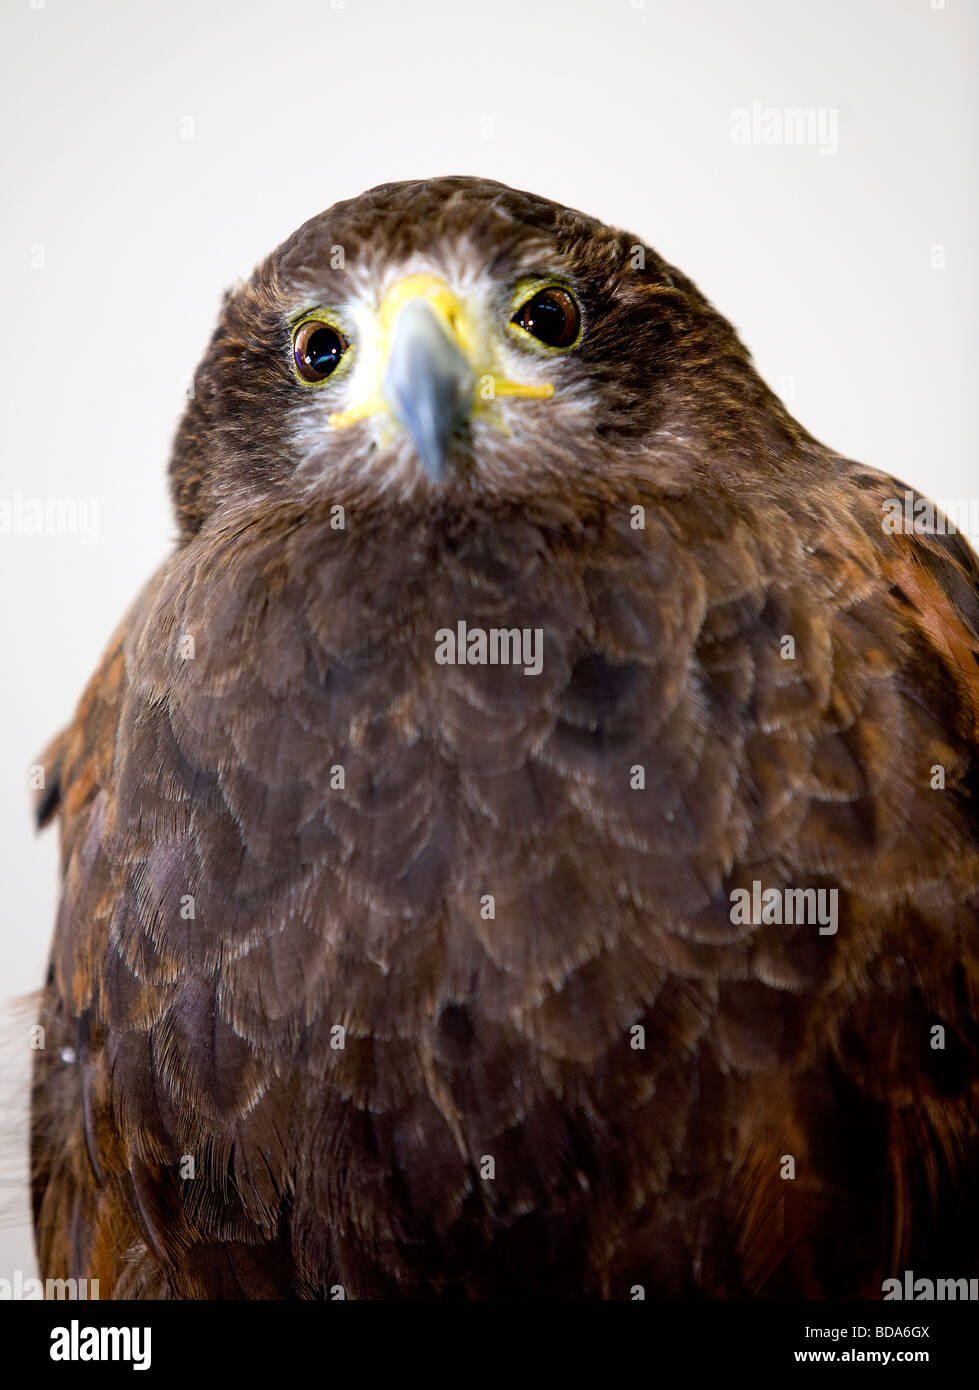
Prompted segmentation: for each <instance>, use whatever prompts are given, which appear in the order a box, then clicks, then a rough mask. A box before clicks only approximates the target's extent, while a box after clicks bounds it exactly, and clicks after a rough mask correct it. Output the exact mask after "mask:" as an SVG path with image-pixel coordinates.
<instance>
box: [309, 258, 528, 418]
mask: <svg viewBox="0 0 979 1390" xmlns="http://www.w3.org/2000/svg"><path fill="white" fill-rule="evenodd" d="M410 299H427V300H428V302H429V303H430V304H431V306H432V308H433V309H434V310H435V312H436V313H437V314H438V316H439V318H440V319H441V320H442V323H443V325H444V326H445V329H446V332H447V333H448V334H449V335H450V337H452V338H453V339H454V340H455V342H456V343H457V345H458V347H459V349H460V351H461V352H462V353H463V354H464V356H465V357H466V358H467V360H468V361H469V363H470V365H471V366H472V369H473V372H474V374H475V376H476V378H477V384H476V389H475V392H474V397H473V406H472V411H473V414H479V415H491V407H492V402H493V399H494V398H495V397H497V396H524V397H527V398H529V399H532V400H548V399H549V398H550V397H551V396H553V395H554V384H553V382H549V381H548V382H544V383H542V384H538V385H533V386H532V385H529V384H525V383H523V382H519V381H510V380H508V379H507V378H506V377H504V376H501V375H499V374H498V373H497V372H496V371H494V370H493V369H492V364H493V362H494V359H495V358H497V357H498V355H499V353H498V349H497V350H494V348H493V346H492V344H487V343H485V342H482V341H481V338H482V335H481V334H480V333H479V331H478V325H477V324H476V323H475V322H474V321H473V318H472V316H471V315H470V314H469V313H468V312H467V311H466V309H465V307H464V306H463V304H462V303H461V302H460V301H459V299H458V297H457V296H456V295H455V294H453V292H452V291H451V290H450V289H449V286H448V285H447V284H446V283H445V281H444V280H442V279H440V278H439V276H437V275H431V274H425V273H423V274H417V275H406V276H405V277H404V279H402V280H399V281H398V282H397V283H396V284H395V285H393V286H392V287H391V289H390V290H389V291H388V293H387V294H386V295H385V297H384V299H383V301H382V303H381V306H380V308H379V309H378V312H377V315H376V320H375V322H376V327H377V334H378V347H379V354H380V361H381V363H382V364H383V363H385V362H386V361H387V357H388V351H389V345H390V338H391V330H392V328H393V326H394V321H395V319H396V318H397V316H398V313H399V311H400V310H401V309H402V308H403V307H404V305H405V304H406V303H407V302H408V300H410ZM382 375H383V372H382ZM489 382H491V383H492V388H491V389H490V390H487V389H486V387H487V384H488V383H489ZM386 408H387V407H386V404H385V401H384V399H383V397H382V396H381V394H380V383H378V387H377V389H376V391H375V392H374V393H372V394H371V396H370V397H369V398H368V399H367V400H365V401H363V402H362V403H361V404H360V405H355V406H351V407H350V408H349V409H348V410H339V411H336V412H335V413H334V414H333V415H331V416H330V417H329V424H330V426H331V427H332V428H333V429H346V428H347V427H348V426H349V425H354V424H356V423H357V422H358V421H360V420H366V419H369V418H370V417H371V416H373V415H376V414H378V413H379V412H380V411H383V410H386Z"/></svg>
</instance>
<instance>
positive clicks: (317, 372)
mask: <svg viewBox="0 0 979 1390" xmlns="http://www.w3.org/2000/svg"><path fill="white" fill-rule="evenodd" d="M349 346H350V344H349V343H348V342H347V340H346V338H345V337H344V336H343V334H342V333H341V332H340V330H339V329H337V328H334V327H333V325H332V324H331V323H324V322H323V321H322V320H321V319H308V320H307V321H306V322H305V323H303V324H300V326H299V327H298V328H297V329H296V334H295V337H294V338H293V340H292V351H293V356H294V358H295V361H296V371H297V372H298V373H299V375H300V377H301V378H302V380H303V381H307V382H309V383H310V384H311V385H315V384H316V383H317V382H320V381H325V380H326V378H327V377H328V376H330V375H331V373H333V372H335V371H336V369H337V367H338V366H339V365H340V358H341V357H342V356H343V354H344V353H345V352H346V350H347V348H348V347H349Z"/></svg>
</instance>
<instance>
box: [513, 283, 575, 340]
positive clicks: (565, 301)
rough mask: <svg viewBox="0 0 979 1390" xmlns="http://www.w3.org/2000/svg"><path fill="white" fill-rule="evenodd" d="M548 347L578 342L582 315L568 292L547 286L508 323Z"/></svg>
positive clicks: (553, 286)
mask: <svg viewBox="0 0 979 1390" xmlns="http://www.w3.org/2000/svg"><path fill="white" fill-rule="evenodd" d="M510 322H511V323H513V324H516V326H517V327H518V328H522V329H523V331H524V332H525V333H529V334H530V336H531V337H532V338H536V339H537V341H538V342H539V343H543V344H544V346H545V347H549V348H569V347H573V346H574V344H575V343H576V342H577V341H578V334H579V333H580V331H581V312H580V310H579V308H578V305H577V304H576V303H575V299H574V296H573V295H572V294H571V291H570V290H566V289H565V288H564V286H563V285H548V286H547V287H546V289H542V290H538V291H537V293H536V294H533V295H531V297H530V298H529V299H528V300H526V301H525V302H524V303H523V304H521V306H520V308H519V309H518V310H517V312H516V313H515V314H514V315H513V318H512V319H511V320H510Z"/></svg>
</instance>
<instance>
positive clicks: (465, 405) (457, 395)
mask: <svg viewBox="0 0 979 1390" xmlns="http://www.w3.org/2000/svg"><path fill="white" fill-rule="evenodd" d="M474 386H475V376H474V374H473V371H472V368H471V367H470V365H469V363H468V362H467V361H466V358H465V357H464V356H463V354H462V353H461V352H460V350H459V348H458V347H457V346H456V344H455V343H454V342H453V341H452V339H451V338H450V337H449V336H448V334H447V333H446V331H445V329H444V328H443V327H442V324H441V322H440V320H439V319H438V317H437V315H436V314H435V312H434V311H433V310H432V308H431V307H430V306H429V305H428V304H427V303H426V302H425V301H424V300H418V301H412V302H409V303H408V304H406V305H405V307H404V309H403V310H402V311H401V314H400V316H399V318H398V321H397V323H396V325H395V330H394V336H393V340H392V343H391V350H390V355H389V357H388V364H387V369H386V371H385V374H384V394H385V397H386V399H387V401H388V404H389V405H390V407H391V409H392V410H393V411H394V414H395V415H396V416H397V418H398V419H399V420H400V421H401V423H402V424H403V425H404V427H405V428H406V429H407V430H408V432H409V434H410V435H411V437H412V440H413V441H414V445H415V449H416V450H417V452H418V457H419V459H420V460H421V463H422V466H423V467H424V469H425V471H426V473H427V474H428V476H429V477H430V478H431V479H432V481H433V482H438V481H439V480H440V479H441V478H442V476H443V473H444V468H445V457H446V453H447V452H448V447H449V439H450V437H451V434H452V431H453V429H454V428H455V427H456V426H457V425H458V424H460V423H461V422H462V421H463V420H464V419H465V417H466V415H467V414H468V411H469V407H470V404H471V401H472V392H473V388H474Z"/></svg>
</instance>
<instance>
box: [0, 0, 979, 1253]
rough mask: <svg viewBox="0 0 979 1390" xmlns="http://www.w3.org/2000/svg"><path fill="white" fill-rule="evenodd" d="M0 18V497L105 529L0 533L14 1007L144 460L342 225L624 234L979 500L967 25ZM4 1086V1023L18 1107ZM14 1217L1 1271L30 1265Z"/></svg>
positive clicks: (883, 461) (144, 496)
mask: <svg viewBox="0 0 979 1390" xmlns="http://www.w3.org/2000/svg"><path fill="white" fill-rule="evenodd" d="M0 13H2V33H0V50H2V57H0V100H2V102H3V104H4V106H5V108H6V109H5V110H4V113H3V120H2V124H0V130H2V132H3V136H2V187H3V190H4V194H5V199H4V202H5V210H4V215H3V219H2V227H0V275H2V289H0V294H2V308H3V316H2V320H0V322H2V332H0V381H2V384H3V392H4V410H3V420H2V434H0V499H7V500H9V501H12V500H13V498H14V495H15V494H16V493H17V492H18V491H19V492H21V493H22V494H23V496H24V497H25V498H30V497H38V498H42V499H45V498H70V499H94V500H96V501H97V503H98V508H99V532H98V540H97V543H96V544H93V545H84V544H82V543H81V540H80V538H79V537H73V536H40V537H38V536H24V535H21V536H17V535H4V534H0V604H2V617H0V621H2V624H3V638H2V641H3V646H2V651H3V656H4V664H3V680H2V691H3V702H4V704H3V719H2V726H0V728H2V742H0V844H2V846H3V865H2V868H3V875H2V893H0V910H2V914H3V918H2V937H0V942H2V945H0V958H2V962H3V973H2V985H0V992H3V993H7V994H10V995H13V994H17V993H20V992H22V991H27V990H30V989H33V988H35V987H36V986H37V985H38V984H39V983H40V980H41V976H42V970H43V963H44V958H45V955H46V951H47V943H48V939H49V934H50V930H51V924H52V919H53V913H54V907H55V894H56V873H57V866H56V836H55V835H54V834H48V835H46V836H44V837H41V838H37V837H35V836H34V834H33V832H32V829H31V824H30V818H29V814H28V792H27V775H26V769H27V767H28V766H29V764H30V763H32V762H33V761H34V759H35V758H36V756H37V754H38V753H39V752H40V750H41V749H42V748H43V746H44V745H45V743H46V742H47V741H48V739H49V738H50V736H51V735H52V734H53V733H55V732H56V731H57V729H58V728H59V727H60V726H61V725H63V724H64V723H65V722H66V721H67V720H68V718H69V717H70V715H71V712H72V709H73V707H74V704H75V702H76V700H77V698H78V696H79V694H80V692H81V689H82V687H83V685H84V683H85V681H86V680H87V678H88V677H89V675H90V674H91V672H92V671H93V669H94V667H95V663H96V662H97V660H98V658H99V654H100V651H101V649H102V646H103V644H104V643H105V641H106V639H107V637H108V635H109V633H110V631H111V629H112V627H113V626H114V624H115V623H116V621H117V619H118V618H119V617H120V616H121V614H122V612H123V611H124V609H125V608H126V607H127V606H128V603H129V601H130V600H131V598H132V597H133V595H134V594H135V592H136V590H137V588H138V587H139V586H140V584H141V583H142V582H143V580H144V579H145V578H146V577H147V576H148V575H149V573H150V572H151V570H152V569H153V568H155V566H156V565H157V563H158V562H159V561H160V559H162V557H163V556H164V555H165V553H166V551H167V549H168V547H169V545H170V544H171V542H172V538H173V526H172V520H171V516H170V508H169V503H168V498H167V492H166V485H165V469H166V461H167V453H168V448H169V441H170V438H171V434H172V431H173V427H174V425H175V423H176V420H177V417H178V414H179V412H180V409H181V405H182V393H183V390H184V386H185V383H186V381H187V380H188V379H189V377H190V374H191V372H192V369H193V367H194V365H195V363H196V361H197V359H198V357H199V356H200V354H201V352H202V350H203V348H204V346H205V343H206V341H207V338H208V336H209V334H210V331H211V328H212V325H213V320H214V317H215V313H216V310H217V307H218V304H219V298H220V295H221V292H222V290H223V289H224V287H225V286H226V285H228V284H229V283H231V282H232V281H233V280H235V279H236V278H238V277H241V276H244V275H247V274H248V273H249V272H250V270H251V268H252V266H253V265H254V263H255V262H256V261H257V260H258V259H259V258H260V257H261V256H262V255H264V254H265V253H266V252H267V251H269V250H271V249H272V247H274V246H275V245H276V244H277V243H278V242H280V241H281V240H282V239H283V238H284V237H285V236H287V235H288V233H289V232H290V231H292V229H293V228H294V227H295V226H297V225H298V224H299V223H300V222H302V221H303V220H305V219H306V218H307V217H309V216H311V215H312V214H314V213H317V212H319V211H320V210H321V209H323V208H325V207H327V206H329V205H330V204H331V203H333V202H335V201H336V200H337V199H339V198H347V197H350V196H353V195H355V194H357V193H359V192H360V191H361V190H363V189H364V188H367V187H369V186H370V185H372V184H375V183H380V182H385V181H387V180H390V179H398V178H417V177H423V176H429V175H435V174H448V173H472V174H482V175H488V176H490V177H493V178H497V179H501V180H503V181H505V182H507V183H511V184H514V185H516V186H518V187H522V188H529V189H532V190H533V191H535V192H537V193H541V194H544V195H546V196H549V197H551V198H555V199H557V200H559V201H561V202H565V203H568V204H570V205H571V206H573V207H578V208H581V209H582V210H584V211H586V212H588V213H591V214H593V215H595V216H597V217H600V218H602V219H603V220H605V221H607V222H611V223H615V224H617V225H619V226H624V227H626V228H628V229H629V230H630V231H632V232H634V233H635V234H636V237H637V239H639V240H641V241H644V242H645V243H647V244H651V245H653V246H655V247H656V248H657V249H658V250H659V251H660V252H661V253H663V254H664V255H665V256H666V257H667V258H668V259H669V260H671V261H673V262H675V263H676V264H677V265H679V266H680V267H681V268H682V269H683V270H684V271H685V272H686V273H687V274H689V275H691V276H692V277H693V279H694V280H695V281H696V282H697V283H698V284H699V285H700V287H701V288H702V289H703V290H704V291H705V292H706V293H707V294H708V296H709V297H710V298H711V299H712V300H713V301H714V303H715V304H716V305H717V306H718V308H719V309H720V310H721V311H722V312H723V313H725V314H726V315H727V316H728V317H729V318H730V319H732V321H733V322H734V323H735V325H736V326H737V328H738V329H739V331H740V332H741V334H742V336H743V338H744V339H745V341H746V342H747V344H748V346H749V347H750V348H751V350H752V351H753V353H754V355H755V358H756V361H757V363H758V365H759V368H760V370H761V372H762V374H763V375H764V376H765V377H766V378H767V379H768V380H769V382H770V383H771V384H772V385H773V386H774V387H775V388H776V390H778V391H779V392H780V394H782V395H784V396H786V398H787V400H788V404H789V408H790V409H791V410H792V411H793V413H795V414H796V415H797V416H798V417H799V418H800V419H801V420H802V422H803V424H805V425H806V426H807V427H808V428H809V429H810V430H811V431H812V432H813V433H814V434H815V435H816V436H817V437H818V438H820V439H822V440H824V441H825V442H826V443H828V444H830V445H832V446H833V447H834V448H836V449H838V450H840V451H842V452H844V453H847V454H850V455H851V456H854V457H857V458H860V459H862V460H863V461H865V462H866V463H869V464H872V465H875V466H877V467H879V468H883V469H887V470H890V471H893V472H896V473H897V474H898V475H899V476H901V477H903V478H905V479H906V480H908V481H909V482H910V483H913V484H914V485H916V486H918V487H919V488H921V489H922V490H924V491H926V492H928V493H930V494H931V495H933V496H935V497H941V498H946V497H968V496H970V495H974V494H975V493H976V492H977V490H979V489H977V468H976V463H975V460H976V443H977V439H976V436H977V418H979V412H977V408H976V382H977V379H979V371H977V369H979V348H977V337H976V322H977V314H976V309H977V303H976V301H977V285H976V274H975V259H974V252H975V248H976V246H977V245H979V227H977V220H979V219H977V201H976V188H975V169H976V164H977V161H976V155H977V148H976V147H977V143H979V139H977V132H979V119H977V110H976V107H977V91H979V80H977V76H976V74H977V71H979V69H977V58H979V5H977V4H976V3H974V0H946V3H945V4H944V5H941V4H940V3H938V0H818V3H814V2H813V0H701V3H683V2H682V0H674V3H664V0H645V4H644V5H641V4H640V3H639V0H564V3H553V2H552V0H493V3H492V4H488V5H479V6H472V5H468V6H467V5H466V4H465V3H464V0H442V3H441V4H439V3H418V2H416V3H410V2H409V0H346V3H345V4H343V5H341V4H339V0H334V3H332V4H331V3H330V0H318V3H314V0H251V3H248V0H166V3H162V4H159V3H145V2H144V3H133V0H128V2H127V0H46V3H44V4H41V0H34V2H33V4H31V3H30V0H2V6H0ZM753 102H760V103H761V104H762V106H764V107H766V108H782V109H784V108H799V107H813V108H821V109H823V110H824V111H827V112H830V111H832V110H835V111H837V112H838V122H839V134H838V149H837V151H836V153H834V154H828V155H823V154H821V153H820V151H819V148H818V147H813V146H806V145H802V146H799V145H796V146H773V145H747V146H745V145H738V144H735V143H733V142H732V138H731V132H732V112H733V111H735V110H737V109H743V108H750V107H751V105H752V103H753ZM188 136H191V137H192V138H187V137H188ZM936 247H939V248H942V250H941V252H940V253H936V252H935V251H934V249H933V248H936ZM38 248H41V252H42V255H43V268H40V267H38V264H37V263H38V261H39V259H40V258H39V256H38ZM936 259H937V260H941V259H944V269H935V268H933V262H934V261H935V260H936ZM26 1058H27V1051H26V1032H25V1030H24V1028H22V1027H20V1026H19V1025H16V1024H15V1025H13V1033H12V1037H11V1040H10V1041H9V1043H8V1045H7V1048H6V1052H5V1054H4V1056H3V1058H2V1066H3V1073H4V1075H5V1076H6V1077H7V1078H8V1080H9V1079H11V1078H12V1079H14V1080H16V1079H17V1078H18V1077H19V1076H20V1075H21V1073H22V1071H23V1067H24V1063H25V1062H26ZM11 1104H12V1105H13V1107H14V1110H15V1111H16V1110H18V1109H21V1110H22V1107H23V1098H22V1097H21V1098H19V1099H15V1100H14V1101H13V1102H11ZM14 1157H15V1155H14V1154H13V1153H12V1155H11V1157H10V1160H9V1163H8V1165H7V1168H6V1169H5V1170H4V1173H3V1174H0V1176H6V1177H7V1178H8V1179H9V1180H15V1178H16V1174H15V1172H14V1167H13V1164H14ZM11 1191H13V1189H11ZM16 1220H17V1218H16V1217H11V1218H9V1219H8V1222H7V1227H6V1230H5V1231H0V1277H10V1271H11V1270H12V1269H13V1268H15V1267H20V1268H22V1269H25V1270H29V1269H30V1260H31V1256H30V1253H29V1242H28V1239H27V1236H26V1230H25V1229H24V1228H23V1227H22V1226H20V1227H18V1226H17V1224H16Z"/></svg>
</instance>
